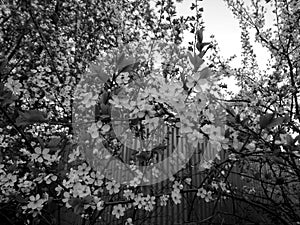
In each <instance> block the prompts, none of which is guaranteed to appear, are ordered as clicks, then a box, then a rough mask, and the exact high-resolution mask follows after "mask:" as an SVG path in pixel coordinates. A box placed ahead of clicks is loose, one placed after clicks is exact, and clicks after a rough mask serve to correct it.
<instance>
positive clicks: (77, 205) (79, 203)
mask: <svg viewBox="0 0 300 225" xmlns="http://www.w3.org/2000/svg"><path fill="white" fill-rule="evenodd" d="M69 204H70V205H71V206H72V208H73V210H74V213H75V214H77V215H80V214H81V213H82V211H83V210H84V208H83V200H82V199H80V198H72V199H70V200H69Z"/></svg>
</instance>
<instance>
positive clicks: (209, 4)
mask: <svg viewBox="0 0 300 225" xmlns="http://www.w3.org/2000/svg"><path fill="white" fill-rule="evenodd" d="M248 1H249V0H245V1H244V2H248ZM192 2H194V0H183V2H182V3H178V4H177V5H178V16H180V15H194V12H193V11H191V10H190V6H191V4H192ZM200 7H203V9H204V12H203V13H202V17H203V21H204V26H205V30H204V41H210V36H211V35H214V36H215V39H216V40H217V42H218V44H219V48H220V54H221V56H223V57H224V58H229V57H230V56H233V55H236V56H237V58H236V59H235V60H234V61H233V62H232V66H234V67H239V65H240V62H241V57H240V55H241V39H240V35H241V30H240V28H239V23H238V20H237V19H236V18H234V16H233V13H232V12H231V11H230V10H229V9H228V8H227V6H226V3H225V2H224V1H223V0H203V1H202V2H200ZM250 34H251V39H252V45H253V48H254V52H255V54H256V55H257V62H258V65H259V66H260V68H261V69H265V68H266V64H267V62H268V59H269V57H268V56H269V54H268V52H267V51H266V49H264V48H263V47H262V46H261V45H259V44H257V43H255V42H254V32H252V33H250ZM193 39H194V37H193V35H191V34H189V33H186V35H185V40H184V43H187V42H188V41H193ZM226 83H227V84H228V83H229V86H230V84H232V83H233V82H232V80H230V81H229V82H226ZM231 88H234V86H231Z"/></svg>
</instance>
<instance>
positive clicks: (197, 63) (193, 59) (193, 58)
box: [187, 52, 204, 72]
mask: <svg viewBox="0 0 300 225" xmlns="http://www.w3.org/2000/svg"><path fill="white" fill-rule="evenodd" d="M187 55H188V57H189V60H190V62H191V64H192V65H193V66H194V70H193V71H194V72H196V71H198V69H199V68H200V66H201V65H202V64H203V63H204V60H203V59H201V58H200V57H199V56H197V55H196V54H194V56H192V54H191V53H190V52H187Z"/></svg>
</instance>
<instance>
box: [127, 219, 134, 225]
mask: <svg viewBox="0 0 300 225" xmlns="http://www.w3.org/2000/svg"><path fill="white" fill-rule="evenodd" d="M125 225H133V222H132V218H127V220H126V222H125Z"/></svg>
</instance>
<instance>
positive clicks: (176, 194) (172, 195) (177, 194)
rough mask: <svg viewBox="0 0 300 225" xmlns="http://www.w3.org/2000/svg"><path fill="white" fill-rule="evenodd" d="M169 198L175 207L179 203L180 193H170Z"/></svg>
mask: <svg viewBox="0 0 300 225" xmlns="http://www.w3.org/2000/svg"><path fill="white" fill-rule="evenodd" d="M171 197H172V199H173V202H174V203H175V204H176V205H177V204H180V203H181V198H182V196H181V194H180V192H176V191H172V194H171Z"/></svg>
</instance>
